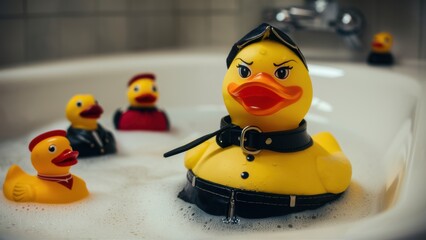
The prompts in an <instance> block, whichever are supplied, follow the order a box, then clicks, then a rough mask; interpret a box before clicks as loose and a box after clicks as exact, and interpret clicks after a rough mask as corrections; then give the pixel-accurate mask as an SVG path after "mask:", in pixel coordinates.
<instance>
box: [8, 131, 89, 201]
mask: <svg viewBox="0 0 426 240" xmlns="http://www.w3.org/2000/svg"><path fill="white" fill-rule="evenodd" d="M65 136H66V132H65V131H63V130H54V131H49V132H46V133H43V134H41V135H39V136H37V137H36V138H34V139H33V140H32V141H31V142H30V144H29V149H30V151H31V162H32V164H33V166H34V168H35V169H36V171H37V176H31V175H29V174H27V173H25V172H24V171H23V170H22V169H21V168H20V167H19V166H17V165H12V167H10V169H9V171H8V173H7V175H6V179H5V181H4V185H3V193H4V195H5V196H6V198H7V199H9V200H12V201H16V202H39V203H70V202H74V201H78V200H80V199H83V198H85V197H87V196H88V195H89V191H88V190H87V187H86V183H85V182H84V181H83V180H82V179H81V178H79V177H77V176H75V175H73V174H71V173H70V172H69V170H70V168H71V166H72V165H75V164H76V163H77V156H78V152H77V151H73V150H72V148H71V146H70V142H69V141H68V139H67V138H66V137H65Z"/></svg>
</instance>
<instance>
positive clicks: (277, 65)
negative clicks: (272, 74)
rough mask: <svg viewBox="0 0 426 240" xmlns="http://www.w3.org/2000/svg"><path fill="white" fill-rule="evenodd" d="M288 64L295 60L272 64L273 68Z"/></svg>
mask: <svg viewBox="0 0 426 240" xmlns="http://www.w3.org/2000/svg"><path fill="white" fill-rule="evenodd" d="M288 62H296V60H293V59H290V60H288V61H284V62H282V63H278V64H277V63H274V66H275V67H279V66H281V65H283V64H286V63H288Z"/></svg>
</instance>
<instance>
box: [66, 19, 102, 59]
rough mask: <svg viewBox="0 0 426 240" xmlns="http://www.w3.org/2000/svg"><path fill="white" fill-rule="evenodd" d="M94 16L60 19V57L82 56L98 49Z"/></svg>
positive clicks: (96, 24)
mask: <svg viewBox="0 0 426 240" xmlns="http://www.w3.org/2000/svg"><path fill="white" fill-rule="evenodd" d="M97 40H98V21H97V18H96V17H64V18H62V19H61V20H60V34H59V43H60V50H61V57H73V56H84V55H90V54H94V53H96V52H97V51H98V41H97Z"/></svg>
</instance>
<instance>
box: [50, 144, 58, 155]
mask: <svg viewBox="0 0 426 240" xmlns="http://www.w3.org/2000/svg"><path fill="white" fill-rule="evenodd" d="M49 152H51V153H55V152H56V146H55V145H54V144H52V145H50V146H49Z"/></svg>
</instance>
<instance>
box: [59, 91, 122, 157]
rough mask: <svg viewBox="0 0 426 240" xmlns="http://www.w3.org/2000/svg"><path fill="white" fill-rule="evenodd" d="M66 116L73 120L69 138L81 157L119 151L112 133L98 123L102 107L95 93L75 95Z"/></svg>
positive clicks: (68, 133)
mask: <svg viewBox="0 0 426 240" xmlns="http://www.w3.org/2000/svg"><path fill="white" fill-rule="evenodd" d="M65 112H66V116H67V118H68V120H69V121H70V122H71V126H70V127H69V128H68V130H67V138H68V139H69V141H70V142H71V146H72V147H73V148H74V149H75V150H77V151H78V152H79V153H80V157H92V156H100V155H104V154H111V153H115V152H116V151H117V149H116V144H115V138H114V136H113V135H112V133H111V132H110V131H108V130H106V129H105V128H104V127H103V126H102V125H101V124H99V123H98V119H99V117H100V116H101V115H102V113H103V109H102V107H101V106H100V105H99V103H98V101H97V100H96V99H95V97H94V96H93V95H90V94H77V95H74V96H73V97H72V98H71V99H70V100H69V101H68V104H67V107H66V110H65Z"/></svg>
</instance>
